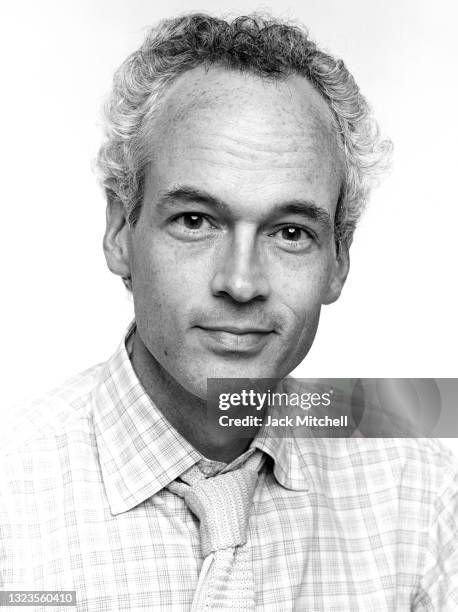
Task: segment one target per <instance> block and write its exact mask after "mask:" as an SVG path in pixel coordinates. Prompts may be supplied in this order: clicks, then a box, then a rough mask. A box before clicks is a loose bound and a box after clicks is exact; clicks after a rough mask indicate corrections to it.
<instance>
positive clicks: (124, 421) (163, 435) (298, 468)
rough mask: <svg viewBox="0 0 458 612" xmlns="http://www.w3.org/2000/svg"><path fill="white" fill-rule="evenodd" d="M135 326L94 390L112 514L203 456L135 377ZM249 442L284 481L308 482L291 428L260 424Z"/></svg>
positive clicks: (289, 484) (294, 485) (297, 486)
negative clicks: (286, 433) (285, 431)
mask: <svg viewBox="0 0 458 612" xmlns="http://www.w3.org/2000/svg"><path fill="white" fill-rule="evenodd" d="M134 329H135V321H134V322H132V323H131V324H130V326H129V328H128V330H127V333H126V335H125V338H124V339H123V341H122V342H121V344H120V345H119V347H118V349H117V350H116V352H115V353H114V355H113V356H112V357H111V358H110V359H109V360H108V361H107V362H106V363H105V364H104V366H103V367H102V368H101V370H100V373H99V378H98V381H97V384H96V386H95V388H94V391H93V394H92V410H93V422H94V433H95V437H96V443H97V449H98V456H99V462H100V468H101V473H102V480H103V484H104V487H105V492H106V495H107V499H108V503H109V505H110V509H111V512H112V514H119V513H121V512H125V511H127V510H130V509H131V508H133V507H135V506H137V505H138V504H140V503H141V502H143V501H145V500H146V499H148V498H149V497H151V496H152V495H154V494H155V493H157V492H158V491H160V490H161V489H163V488H164V487H166V486H167V485H168V484H169V483H170V482H172V481H173V480H175V479H176V478H178V476H180V475H181V474H182V473H183V472H184V471H186V470H187V469H189V468H190V467H192V466H193V465H194V464H195V463H197V462H198V461H201V460H202V455H201V454H200V453H199V452H198V451H197V450H196V449H195V448H194V447H193V446H192V445H191V444H190V443H189V442H187V440H185V438H183V436H181V434H179V433H178V431H177V430H176V429H175V428H174V427H172V425H171V424H170V423H169V422H168V421H167V419H166V418H165V417H164V416H163V414H162V413H161V412H160V410H159V409H158V408H157V407H156V406H155V404H154V403H153V402H152V401H151V399H150V398H149V396H148V395H147V393H146V392H145V390H144V388H143V386H142V384H141V383H140V381H139V379H138V378H137V376H136V374H135V372H134V369H133V367H132V364H131V362H130V359H129V355H128V352H127V349H126V342H127V341H128V339H129V337H130V336H131V334H132V333H133V331H134ZM251 448H258V449H259V450H261V451H264V452H265V453H266V454H268V455H269V456H270V457H272V459H273V461H274V476H275V478H276V479H277V480H278V482H279V483H280V484H281V485H282V486H284V487H286V488H288V489H293V490H307V489H308V488H309V486H308V483H309V481H310V474H309V471H308V469H307V465H306V464H305V462H304V460H303V458H302V454H301V453H300V450H299V448H298V446H297V441H296V439H295V438H294V435H293V434H292V437H291V438H273V437H271V436H269V435H268V432H266V431H264V430H261V432H260V433H259V434H258V436H257V437H256V438H255V439H254V440H253V442H252V444H251ZM247 454H250V453H247ZM234 463H235V462H234ZM231 465H232V464H231Z"/></svg>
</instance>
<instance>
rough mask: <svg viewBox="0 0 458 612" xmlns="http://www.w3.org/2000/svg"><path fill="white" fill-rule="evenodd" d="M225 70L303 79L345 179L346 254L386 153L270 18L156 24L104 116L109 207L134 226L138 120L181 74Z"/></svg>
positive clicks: (359, 111)
mask: <svg viewBox="0 0 458 612" xmlns="http://www.w3.org/2000/svg"><path fill="white" fill-rule="evenodd" d="M212 65H217V66H223V67H226V68H228V69H232V70H240V71H243V72H248V73H252V74H255V75H258V76H261V77H263V78H266V79H271V80H275V79H285V78H287V77H288V76H289V75H293V74H296V75H301V76H304V77H305V78H307V79H308V80H309V81H310V82H311V83H312V84H313V86H314V87H315V89H316V90H317V91H318V92H319V93H320V94H321V96H322V97H323V98H324V100H325V101H326V102H327V104H328V106H329V108H330V109H331V114H332V117H333V123H334V126H333V127H334V129H335V130H336V132H337V133H338V142H339V143H340V146H341V148H342V151H343V153H344V155H343V157H344V159H345V171H344V180H343V184H342V186H341V190H340V195H339V201H338V203H337V208H336V214H335V227H334V233H335V240H336V245H337V247H339V246H340V245H341V244H343V245H346V246H349V245H350V244H351V241H352V237H353V232H354V230H355V227H356V223H357V221H358V219H359V217H360V216H361V213H362V211H363V210H364V207H365V204H366V202H367V199H368V195H369V192H370V189H371V187H372V186H373V184H374V180H375V179H376V177H377V176H378V174H379V171H380V169H382V168H384V167H385V166H386V164H387V160H388V157H389V152H390V149H391V143H390V141H388V140H383V139H382V138H381V137H380V134H379V129H378V126H377V124H376V122H375V121H374V119H373V117H372V114H371V111H370V108H369V105H368V103H367V101H366V100H365V98H364V97H363V96H362V94H361V93H360V91H359V88H358V86H357V85H356V83H355V80H354V78H353V76H352V75H351V74H350V72H349V71H348V69H347V68H346V66H345V64H344V63H343V61H342V60H340V59H336V58H334V57H332V56H331V55H329V54H328V53H325V52H324V51H322V50H320V49H319V48H318V47H317V45H316V44H315V43H314V42H313V41H312V40H311V39H310V37H309V35H308V33H307V31H305V30H304V29H301V28H299V27H297V26H294V25H290V24H287V23H284V22H281V21H279V20H276V19H273V18H271V17H264V16H260V15H257V14H255V15H249V16H243V17H237V18H235V19H233V20H224V19H218V18H215V17H212V16H209V15H206V14H201V13H190V14H187V15H184V16H180V17H177V18H174V19H168V20H164V21H161V22H160V23H159V24H158V25H157V26H156V27H154V28H152V29H151V30H150V31H149V33H148V34H147V36H146V39H145V41H144V42H143V44H142V45H141V47H140V48H139V49H138V50H137V51H135V52H134V53H132V54H131V55H130V56H129V57H128V58H127V59H126V60H125V61H124V63H123V64H122V65H121V66H120V68H119V69H118V70H117V71H116V73H115V76H114V80H113V89H112V91H111V95H110V97H109V99H108V102H107V104H106V107H105V136H106V138H105V141H104V143H103V145H102V146H101V148H100V150H99V153H98V156H97V160H96V168H97V170H98V173H99V176H100V180H101V183H102V185H103V187H104V189H105V192H106V195H107V198H108V201H109V202H113V201H116V200H117V201H120V202H121V203H122V205H123V206H124V209H125V212H126V218H127V220H128V222H129V224H130V225H131V226H134V225H135V223H136V221H137V219H138V216H139V212H140V207H141V203H142V198H143V184H144V180H143V179H144V172H145V168H146V166H147V164H148V162H149V161H150V156H151V153H150V152H148V147H147V143H146V138H145V137H144V132H145V125H146V120H149V119H152V118H154V116H155V114H156V113H157V109H158V107H159V106H160V103H161V98H162V97H163V95H164V93H165V92H166V91H167V90H168V88H169V87H170V86H171V84H172V83H173V82H174V81H175V80H176V79H177V78H178V77H179V76H180V75H181V74H183V73H184V72H187V71H188V70H191V69H193V68H196V67H198V66H205V67H209V66H212Z"/></svg>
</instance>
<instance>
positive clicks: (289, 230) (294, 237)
mask: <svg viewBox="0 0 458 612" xmlns="http://www.w3.org/2000/svg"><path fill="white" fill-rule="evenodd" d="M279 232H280V234H281V237H282V238H283V240H290V241H292V242H299V240H301V239H303V238H307V237H308V235H307V233H306V232H305V230H303V229H302V228H301V227H297V226H296V225H289V226H288V227H282V229H281V230H279Z"/></svg>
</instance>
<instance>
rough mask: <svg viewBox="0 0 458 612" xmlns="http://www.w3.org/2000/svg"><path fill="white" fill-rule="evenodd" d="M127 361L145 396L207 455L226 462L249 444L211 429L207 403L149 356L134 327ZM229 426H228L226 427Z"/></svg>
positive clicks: (195, 446)
mask: <svg viewBox="0 0 458 612" xmlns="http://www.w3.org/2000/svg"><path fill="white" fill-rule="evenodd" d="M131 362H132V366H133V368H134V371H135V374H136V375H137V377H138V379H139V380H140V382H141V383H142V385H143V388H144V389H145V391H146V393H147V394H148V396H149V397H150V398H151V400H152V401H153V402H154V404H155V405H156V407H157V408H158V409H159V410H160V411H161V413H162V414H163V415H164V416H165V418H166V419H167V420H168V422H169V423H170V424H171V425H172V426H173V427H174V428H175V429H176V430H177V431H178V433H179V434H181V435H182V436H183V437H184V438H185V439H186V440H187V441H188V442H189V443H190V444H192V446H194V448H196V449H197V450H198V451H199V452H200V453H202V455H204V456H205V457H207V458H208V459H213V460H216V461H224V462H225V463H230V462H231V461H233V460H234V459H235V458H236V457H238V456H239V455H241V454H242V453H243V452H244V451H245V450H246V449H247V448H248V446H249V445H250V442H251V440H250V439H245V438H244V439H234V438H233V437H231V436H230V435H228V436H224V435H221V433H220V432H218V434H216V433H215V431H214V428H211V427H210V426H209V423H208V419H207V403H206V401H205V400H202V399H201V398H199V397H197V396H195V395H193V394H192V393H190V392H189V391H187V390H186V389H184V388H183V387H182V386H181V385H180V384H179V383H178V382H177V381H176V380H175V379H174V378H173V377H172V376H171V375H170V374H169V373H168V372H167V371H166V370H165V369H164V368H163V367H162V366H161V364H160V363H159V362H158V361H157V360H156V359H155V358H154V357H153V355H152V354H151V353H150V351H149V350H148V349H147V348H146V346H145V345H144V344H143V341H142V339H141V338H140V336H139V334H138V332H137V330H136V331H135V335H134V339H133V346H132V355H131ZM228 429H229V428H228Z"/></svg>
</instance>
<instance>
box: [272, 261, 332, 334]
mask: <svg viewBox="0 0 458 612" xmlns="http://www.w3.org/2000/svg"><path fill="white" fill-rule="evenodd" d="M301 263H302V265H297V266H295V267H294V268H292V267H291V268H286V269H285V267H283V268H282V269H281V270H277V271H275V270H274V271H273V275H272V278H273V282H274V283H275V293H276V294H277V296H278V297H279V299H280V301H281V302H282V303H283V304H284V306H285V307H286V308H287V309H288V310H289V311H290V313H291V316H292V318H293V320H294V321H295V323H296V325H295V327H298V326H301V327H302V326H303V325H304V324H305V325H308V323H309V321H310V319H313V318H314V316H317V315H318V314H319V311H320V308H321V305H322V304H323V301H324V299H325V297H326V295H327V293H328V287H329V280H330V266H329V265H327V262H307V261H305V262H304V261H303V262H301ZM310 322H311V321H310Z"/></svg>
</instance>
